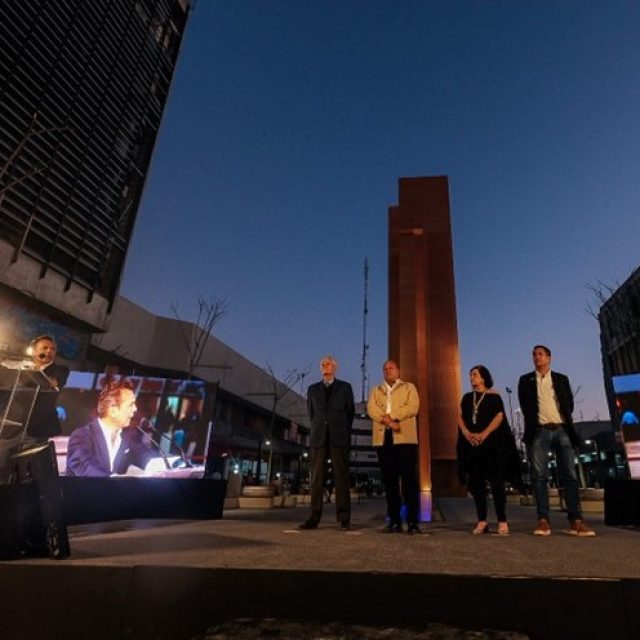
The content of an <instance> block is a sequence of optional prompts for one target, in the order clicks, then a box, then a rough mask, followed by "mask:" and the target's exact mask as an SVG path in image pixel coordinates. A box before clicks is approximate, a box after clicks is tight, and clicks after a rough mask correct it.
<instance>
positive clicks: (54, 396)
mask: <svg viewBox="0 0 640 640" xmlns="http://www.w3.org/2000/svg"><path fill="white" fill-rule="evenodd" d="M57 351H58V349H57V346H56V341H55V340H54V339H53V338H52V337H51V336H49V335H42V336H38V337H37V338H34V339H33V340H32V341H31V343H30V344H29V352H28V353H30V354H31V358H32V359H33V362H34V372H37V373H34V375H35V376H36V381H37V383H38V384H39V385H40V389H39V391H38V395H37V396H36V401H35V403H34V405H33V410H32V411H31V417H30V419H29V424H28V425H27V433H26V434H25V437H24V440H23V447H30V446H33V445H39V444H43V443H46V442H47V440H48V439H49V438H51V437H53V436H59V435H60V434H61V433H62V430H61V429H60V420H59V418H58V412H57V410H56V404H57V402H58V395H59V393H60V389H62V387H64V385H65V384H66V383H67V378H68V377H69V369H68V368H67V367H65V366H63V365H59V364H56V363H55V359H56V354H57Z"/></svg>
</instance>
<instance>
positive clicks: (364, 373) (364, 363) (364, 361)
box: [360, 258, 369, 402]
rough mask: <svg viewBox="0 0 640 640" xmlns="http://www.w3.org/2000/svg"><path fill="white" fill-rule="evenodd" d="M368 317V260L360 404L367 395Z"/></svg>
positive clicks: (363, 321)
mask: <svg viewBox="0 0 640 640" xmlns="http://www.w3.org/2000/svg"><path fill="white" fill-rule="evenodd" d="M368 315H369V259H368V258H365V259H364V310H363V314H362V361H361V362H360V372H361V373H362V402H366V400H367V395H368V393H369V388H368V386H369V385H368V382H369V374H368V373H367V351H368V350H369V345H368V344H367V316H368Z"/></svg>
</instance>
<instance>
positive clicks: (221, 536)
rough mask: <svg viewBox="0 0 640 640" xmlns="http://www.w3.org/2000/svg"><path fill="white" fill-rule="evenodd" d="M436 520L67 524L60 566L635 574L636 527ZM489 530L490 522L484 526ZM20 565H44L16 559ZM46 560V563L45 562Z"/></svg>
mask: <svg viewBox="0 0 640 640" xmlns="http://www.w3.org/2000/svg"><path fill="white" fill-rule="evenodd" d="M440 509H441V513H442V516H443V518H444V519H438V520H437V521H436V522H434V523H431V524H423V525H422V528H423V530H424V531H425V532H428V533H429V534H430V535H422V536H409V535H406V534H383V533H381V531H380V530H381V527H382V525H383V519H384V511H385V503H384V500H381V499H375V498H374V499H367V500H363V501H362V502H361V503H360V504H357V503H356V504H354V505H353V520H352V525H353V527H352V530H351V531H349V532H342V531H339V530H338V529H337V527H336V525H335V515H334V511H333V505H327V509H326V511H325V514H324V518H323V520H322V522H321V524H320V527H319V528H318V529H317V530H313V531H298V530H297V529H296V525H297V524H298V523H299V522H301V521H303V520H304V519H305V518H306V516H307V514H308V507H305V506H300V507H296V508H295V509H272V510H268V511H264V510H255V511H254V510H244V509H243V510H232V511H227V512H225V515H224V518H223V519H222V520H214V521H189V522H185V521H180V522H167V521H163V522H154V521H131V522H118V523H112V524H105V525H91V526H89V525H85V526H77V527H72V528H71V550H72V557H71V559H69V560H67V561H65V562H64V564H66V565H103V566H104V565H118V566H138V565H147V566H149V565H155V566H158V565H162V566H184V567H199V568H250V569H301V570H302V569H304V570H320V571H336V570H340V571H354V572H363V571H367V572H372V571H373V572H387V571H388V572H401V573H427V574H456V575H488V576H540V577H579V578H622V577H631V578H638V577H640V555H639V554H637V544H638V542H639V541H640V535H639V533H640V531H638V530H637V529H620V528H613V527H606V526H604V525H603V524H602V516H601V515H599V516H595V515H594V516H593V517H590V518H589V519H588V522H589V524H590V525H591V526H593V527H594V529H595V530H596V531H597V533H598V535H597V537H595V538H575V537H572V536H566V535H563V534H562V533H561V530H562V529H563V528H565V527H566V524H567V521H566V516H565V514H563V513H561V512H556V513H554V514H553V515H552V518H551V524H552V530H553V533H552V535H551V536H550V537H548V538H539V537H535V536H533V535H531V532H532V529H533V526H534V524H535V511H534V509H533V508H532V507H520V506H513V505H509V507H508V515H509V519H510V525H511V530H512V535H511V536H509V537H506V538H502V537H496V536H492V535H482V536H472V535H470V533H469V532H470V530H471V528H472V526H473V524H474V523H475V518H474V510H473V503H472V501H471V500H470V499H465V498H451V499H447V500H443V501H441V503H440ZM494 527H495V525H494ZM20 562H21V563H28V564H39V563H51V562H53V561H51V560H35V559H30V560H23V561H20ZM54 564H55V563H54Z"/></svg>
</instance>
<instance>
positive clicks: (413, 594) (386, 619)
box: [0, 561, 640, 640]
mask: <svg viewBox="0 0 640 640" xmlns="http://www.w3.org/2000/svg"><path fill="white" fill-rule="evenodd" d="M638 602H640V581H639V580H626V579H625V580H600V579H596V580H570V579H549V578H492V577H487V576H454V575H450V576H449V575H417V574H372V573H346V572H328V571H327V572H319V571H251V570H242V569H197V568H186V567H184V568H182V567H180V568H172V567H150V566H146V567H143V566H138V567H87V566H72V565H69V564H66V563H57V562H53V561H52V562H51V564H49V565H40V566H33V565H25V564H20V565H19V564H4V565H2V564H0V616H1V617H2V638H3V640H13V639H14V638H15V639H18V638H38V639H39V640H48V639H52V640H53V639H58V638H91V640H102V639H104V640H107V639H108V640H114V639H118V638H131V639H136V640H137V639H141V640H146V639H151V638H154V639H158V640H161V639H167V640H173V639H175V640H181V639H185V640H186V639H188V638H192V637H193V636H194V635H195V634H196V633H198V632H201V631H203V630H204V629H205V628H206V627H207V626H209V625H212V624H215V623H216V622H221V621H224V620H228V619H233V618H237V617H260V618H261V617H269V618H280V619H290V620H301V621H319V622H329V621H336V622H346V623H359V624H368V625H377V624H380V625H394V626H418V627H419V626H420V625H424V624H426V623H429V622H441V623H447V624H453V625H456V626H459V627H466V628H471V629H482V628H494V629H496V628H498V629H504V630H520V631H523V632H524V633H526V634H527V635H528V636H529V637H530V638H532V639H533V640H536V639H547V638H562V639H563V640H566V639H567V638H580V639H581V640H587V639H591V638H593V639H597V638H615V639H616V640H631V639H632V638H638V637H640V612H639V610H638V607H637V603H638ZM106 611H108V615H105V612H106Z"/></svg>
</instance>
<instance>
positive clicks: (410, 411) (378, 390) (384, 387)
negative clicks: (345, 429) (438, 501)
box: [367, 360, 422, 534]
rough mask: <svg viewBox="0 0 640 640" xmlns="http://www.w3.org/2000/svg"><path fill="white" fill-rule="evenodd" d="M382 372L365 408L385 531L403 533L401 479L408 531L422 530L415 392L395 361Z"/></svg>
mask: <svg viewBox="0 0 640 640" xmlns="http://www.w3.org/2000/svg"><path fill="white" fill-rule="evenodd" d="M382 373H383V375H384V382H383V383H382V384H380V385H378V386H377V387H374V388H373V389H372V390H371V394H370V395H369V402H368V403H367V411H368V413H369V417H370V418H371V419H372V420H373V446H374V447H375V448H376V452H377V454H378V461H379V463H380V471H381V473H382V481H383V482H384V488H385V493H386V496H387V515H388V517H389V522H388V523H387V525H386V527H385V528H384V531H385V532H386V533H402V519H401V517H400V507H401V506H402V501H401V500H400V483H401V482H402V499H403V501H404V504H405V505H406V506H407V533H409V534H416V533H422V532H421V531H420V527H419V526H418V523H419V522H420V490H419V488H418V471H417V462H418V430H417V426H416V416H417V415H418V408H419V406H420V400H419V398H418V391H417V390H416V388H415V386H414V385H412V384H411V383H410V382H404V380H401V379H400V369H399V368H398V364H397V363H396V362H395V361H393V360H387V361H386V362H385V363H384V365H383V366H382Z"/></svg>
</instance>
